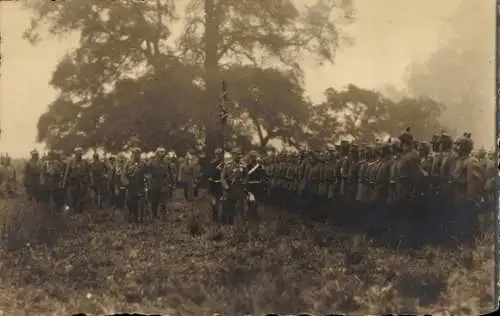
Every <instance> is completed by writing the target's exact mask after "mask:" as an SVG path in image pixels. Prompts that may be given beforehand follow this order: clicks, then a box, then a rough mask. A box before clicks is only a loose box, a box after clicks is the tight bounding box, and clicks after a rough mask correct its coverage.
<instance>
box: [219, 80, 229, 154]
mask: <svg viewBox="0 0 500 316" xmlns="http://www.w3.org/2000/svg"><path fill="white" fill-rule="evenodd" d="M228 101H229V99H228V95H227V87H226V82H225V81H224V80H223V81H222V93H221V96H220V104H219V121H220V125H221V126H220V128H221V133H220V143H221V149H222V157H224V154H225V152H226V148H225V147H226V144H225V142H226V139H225V138H226V126H227V123H228V122H227V121H228V116H229V113H228V110H227V108H226V103H227V102H228Z"/></svg>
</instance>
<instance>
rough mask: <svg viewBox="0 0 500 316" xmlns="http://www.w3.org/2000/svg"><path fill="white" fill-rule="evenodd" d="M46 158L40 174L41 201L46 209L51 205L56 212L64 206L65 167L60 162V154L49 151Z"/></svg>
mask: <svg viewBox="0 0 500 316" xmlns="http://www.w3.org/2000/svg"><path fill="white" fill-rule="evenodd" d="M47 158H48V159H47V160H46V161H44V163H43V169H42V174H41V184H42V187H43V192H44V199H43V201H44V202H45V203H46V207H47V208H48V209H52V207H51V203H52V205H53V206H54V209H55V210H56V211H58V210H61V209H62V207H63V206H64V202H65V197H66V195H65V192H64V187H63V179H64V172H65V165H64V164H63V162H62V161H61V156H60V154H59V153H57V152H55V151H50V152H49V153H48V157H47Z"/></svg>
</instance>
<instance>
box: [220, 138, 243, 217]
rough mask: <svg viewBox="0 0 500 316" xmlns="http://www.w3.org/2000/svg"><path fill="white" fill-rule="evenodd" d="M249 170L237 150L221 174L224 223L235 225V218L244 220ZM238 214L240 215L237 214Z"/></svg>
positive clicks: (239, 151) (236, 149)
mask: <svg viewBox="0 0 500 316" xmlns="http://www.w3.org/2000/svg"><path fill="white" fill-rule="evenodd" d="M247 177H248V169H247V166H246V164H245V162H244V161H243V159H242V153H241V150H240V149H238V148H235V149H234V150H233V152H232V159H231V161H230V162H228V163H226V164H224V168H223V169H222V172H221V180H222V182H221V183H222V189H223V190H224V196H223V203H222V223H223V224H225V225H233V224H234V222H235V217H236V215H238V217H240V218H242V217H243V216H244V215H243V214H242V213H243V208H244V205H243V203H245V200H246V199H247V197H248V191H247V187H246V186H247V180H248V178H247ZM236 213H238V214H236Z"/></svg>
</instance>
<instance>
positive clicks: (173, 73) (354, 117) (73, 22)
mask: <svg viewBox="0 0 500 316" xmlns="http://www.w3.org/2000/svg"><path fill="white" fill-rule="evenodd" d="M25 6H26V8H28V9H29V10H31V11H32V12H33V13H34V16H33V19H32V21H31V26H30V28H29V29H28V30H26V32H25V37H26V39H28V40H30V41H31V42H32V43H33V44H36V42H37V41H39V40H43V38H41V34H43V32H44V31H48V34H50V36H66V35H69V34H75V33H76V34H78V35H79V37H80V42H79V46H78V47H77V48H76V49H75V50H74V51H70V52H68V53H67V54H66V55H65V56H64V57H63V58H62V59H61V60H60V62H59V64H58V65H57V67H56V69H55V70H54V72H53V75H52V79H51V81H50V84H51V85H52V86H53V87H54V88H56V89H57V90H58V91H59V95H58V97H57V99H56V100H54V101H53V102H52V103H51V104H50V105H49V106H48V109H47V111H46V113H44V114H43V115H42V116H41V117H40V119H39V122H38V140H39V141H44V142H46V143H47V144H48V146H49V147H55V148H60V149H64V150H70V149H71V148H72V147H73V146H75V145H76V144H78V145H81V146H83V147H85V148H92V147H105V148H106V149H108V150H112V151H117V150H120V149H121V148H123V147H124V146H126V145H127V144H128V143H129V142H130V139H131V138H137V139H139V141H140V142H141V144H142V145H143V146H144V147H146V149H153V148H154V147H156V146H158V145H160V144H161V145H163V146H168V147H169V148H173V149H175V150H177V151H180V152H183V151H185V150H187V149H188V148H190V147H193V146H196V145H197V144H199V143H203V144H205V147H206V150H207V151H209V152H211V151H212V150H213V148H214V147H215V146H216V145H217V135H218V123H217V105H218V103H219V100H218V95H219V94H220V85H221V82H222V80H224V81H226V82H227V83H228V87H229V88H228V89H229V98H230V100H231V102H230V103H229V104H228V106H229V110H230V114H231V124H230V126H229V129H230V131H229V136H228V141H231V142H233V143H234V142H235V143H238V144H239V145H240V146H245V147H252V146H253V147H255V148H258V149H261V150H265V149H266V148H267V147H269V145H270V142H271V141H273V140H281V141H283V142H284V143H286V144H288V145H292V146H299V145H300V144H304V143H307V142H308V141H309V140H308V138H310V136H311V135H314V136H315V137H319V138H321V139H323V140H324V142H335V141H337V140H338V139H340V138H342V137H347V136H350V137H355V138H359V139H363V140H367V141H370V140H373V139H374V138H375V137H377V135H379V134H383V133H399V132H400V130H401V129H403V127H406V125H410V126H414V130H415V133H416V134H417V136H420V137H430V135H429V133H432V132H433V131H434V130H435V129H438V126H439V123H437V121H436V118H437V117H438V116H439V114H440V111H441V105H440V104H439V103H437V102H435V101H432V100H430V99H425V98H417V99H411V98H405V99H403V100H401V101H398V102H396V101H393V100H390V99H389V98H386V97H384V96H383V95H382V94H380V93H377V92H375V91H371V90H366V89H363V88H360V87H356V86H354V85H349V86H348V87H347V88H346V89H344V90H342V91H337V90H335V89H333V88H330V89H328V90H327V91H326V92H325V101H324V102H322V103H320V104H312V102H310V100H308V99H307V97H306V94H305V91H304V88H303V86H304V84H303V74H302V69H301V66H300V65H299V64H298V63H297V62H296V61H297V60H298V59H299V58H300V57H301V56H303V55H304V54H308V55H309V56H313V57H316V58H317V60H318V62H319V63H323V62H329V63H333V62H335V52H336V50H337V48H338V47H339V46H340V45H348V44H350V40H349V39H348V38H346V37H345V35H344V33H343V31H342V27H343V26H344V25H348V24H350V23H352V21H353V17H354V12H353V8H352V3H351V1H350V0H343V1H335V0H317V2H315V4H314V5H311V6H304V7H299V6H298V5H297V4H296V2H295V1H293V0H278V1H261V0H238V1H236V0H203V1H202V0H189V1H173V0H153V1H127V0H125V1H104V0H99V1H97V0H74V1H70V2H69V1H56V2H51V1H44V0H29V1H27V0H26V2H25ZM416 120H417V121H416ZM420 126H422V127H421V129H420Z"/></svg>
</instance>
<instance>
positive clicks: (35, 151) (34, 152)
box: [30, 148, 39, 155]
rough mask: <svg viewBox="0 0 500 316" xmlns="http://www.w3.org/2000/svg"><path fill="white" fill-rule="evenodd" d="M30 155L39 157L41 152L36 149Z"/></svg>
mask: <svg viewBox="0 0 500 316" xmlns="http://www.w3.org/2000/svg"><path fill="white" fill-rule="evenodd" d="M30 153H31V155H38V154H39V152H38V150H37V149H36V148H35V149H33V150H31V152H30Z"/></svg>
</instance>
